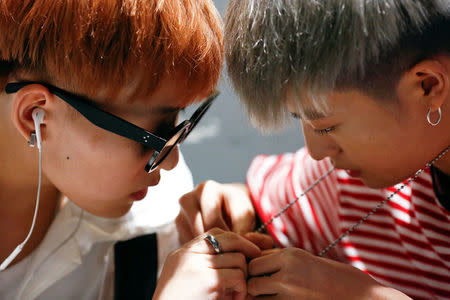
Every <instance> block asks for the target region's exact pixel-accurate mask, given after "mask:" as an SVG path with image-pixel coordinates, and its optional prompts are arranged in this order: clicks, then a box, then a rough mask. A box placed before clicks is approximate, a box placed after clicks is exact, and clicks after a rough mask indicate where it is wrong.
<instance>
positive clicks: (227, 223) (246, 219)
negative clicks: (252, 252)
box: [176, 181, 255, 244]
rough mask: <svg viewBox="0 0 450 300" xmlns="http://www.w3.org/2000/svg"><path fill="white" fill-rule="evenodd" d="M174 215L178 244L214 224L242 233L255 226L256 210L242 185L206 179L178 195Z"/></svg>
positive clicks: (214, 225)
mask: <svg viewBox="0 0 450 300" xmlns="http://www.w3.org/2000/svg"><path fill="white" fill-rule="evenodd" d="M180 205H181V210H180V214H179V215H178V217H177V218H176V225H177V229H178V233H179V239H180V243H181V244H184V243H185V242H187V241H189V240H191V239H193V238H194V237H196V236H197V235H199V234H202V233H204V232H205V231H207V230H209V229H211V228H214V227H217V228H221V229H223V230H226V231H230V230H231V231H233V232H236V233H239V234H244V233H247V232H250V231H253V229H254V228H255V210H254V209H253V205H252V203H251V200H250V196H249V193H248V190H247V187H246V186H245V185H243V184H219V183H217V182H214V181H206V182H203V183H201V184H199V185H198V186H197V187H196V188H195V189H194V190H193V191H192V192H190V193H187V194H185V195H184V196H182V197H181V198H180Z"/></svg>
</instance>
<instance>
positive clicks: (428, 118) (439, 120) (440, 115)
mask: <svg viewBox="0 0 450 300" xmlns="http://www.w3.org/2000/svg"><path fill="white" fill-rule="evenodd" d="M430 113H431V107H429V108H428V111H427V121H428V124H430V125H431V126H436V125H438V124H439V123H440V122H441V117H442V112H441V108H440V107H439V108H438V114H439V118H438V119H437V121H436V122H434V123H433V122H432V121H431V119H430Z"/></svg>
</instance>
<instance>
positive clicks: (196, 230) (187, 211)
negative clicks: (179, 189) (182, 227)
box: [179, 191, 206, 236]
mask: <svg viewBox="0 0 450 300" xmlns="http://www.w3.org/2000/svg"><path fill="white" fill-rule="evenodd" d="M196 199H197V198H196V193H195V191H193V192H190V193H188V194H185V195H183V196H182V197H181V198H180V200H179V203H180V206H181V208H180V214H183V215H184V217H185V218H186V220H187V223H188V224H189V228H190V230H191V232H192V234H193V235H194V236H198V235H200V234H202V233H204V232H205V231H206V230H205V227H204V225H203V220H202V216H201V212H200V205H199V204H198V201H197V200H196Z"/></svg>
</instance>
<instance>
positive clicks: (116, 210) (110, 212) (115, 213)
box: [86, 203, 133, 219]
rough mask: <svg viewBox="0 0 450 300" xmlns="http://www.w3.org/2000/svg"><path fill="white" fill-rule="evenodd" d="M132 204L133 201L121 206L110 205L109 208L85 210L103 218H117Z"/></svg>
mask: <svg viewBox="0 0 450 300" xmlns="http://www.w3.org/2000/svg"><path fill="white" fill-rule="evenodd" d="M132 206H133V203H130V204H128V205H124V206H122V207H111V208H109V209H103V210H96V211H89V210H87V209H86V211H87V212H89V213H91V214H93V215H96V216H97V217H101V218H105V219H117V218H120V217H123V216H124V215H126V214H127V213H128V212H129V211H130V209H131V207H132Z"/></svg>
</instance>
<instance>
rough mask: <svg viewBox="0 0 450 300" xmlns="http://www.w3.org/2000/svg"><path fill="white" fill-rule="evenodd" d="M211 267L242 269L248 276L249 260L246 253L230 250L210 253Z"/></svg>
mask: <svg viewBox="0 0 450 300" xmlns="http://www.w3.org/2000/svg"><path fill="white" fill-rule="evenodd" d="M208 267H209V268H214V269H240V270H241V271H242V273H243V274H244V276H245V278H247V275H248V274H247V260H246V258H245V256H244V254H242V253H239V252H228V253H222V254H217V255H210V258H209V265H208Z"/></svg>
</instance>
